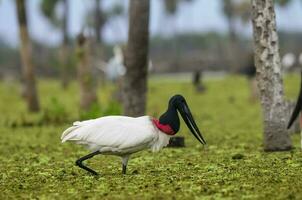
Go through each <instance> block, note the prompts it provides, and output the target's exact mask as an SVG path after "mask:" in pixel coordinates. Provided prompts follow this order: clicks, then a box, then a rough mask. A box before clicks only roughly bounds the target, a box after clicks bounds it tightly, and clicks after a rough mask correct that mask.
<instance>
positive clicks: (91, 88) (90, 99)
mask: <svg viewBox="0 0 302 200" xmlns="http://www.w3.org/2000/svg"><path fill="white" fill-rule="evenodd" d="M77 45H78V46H77V62H78V64H77V65H78V79H79V83H80V95H81V98H80V106H81V108H82V109H84V110H89V109H90V108H91V106H92V105H93V104H95V103H96V102H97V95H96V89H95V81H94V79H93V76H92V71H91V60H90V56H89V54H90V52H89V42H88V41H87V39H86V38H85V36H84V35H83V34H80V35H79V36H78V38H77Z"/></svg>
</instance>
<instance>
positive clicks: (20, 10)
mask: <svg viewBox="0 0 302 200" xmlns="http://www.w3.org/2000/svg"><path fill="white" fill-rule="evenodd" d="M16 5H17V6H16V7H17V15H18V25H19V36H20V54H21V62H22V73H23V80H24V84H25V87H24V89H25V98H26V101H27V107H28V110H29V111H31V112H37V111H39V101H38V96H37V89H36V81H35V72H34V65H33V60H32V47H31V41H30V38H29V34H28V27H27V10H26V5H25V1H24V0H16Z"/></svg>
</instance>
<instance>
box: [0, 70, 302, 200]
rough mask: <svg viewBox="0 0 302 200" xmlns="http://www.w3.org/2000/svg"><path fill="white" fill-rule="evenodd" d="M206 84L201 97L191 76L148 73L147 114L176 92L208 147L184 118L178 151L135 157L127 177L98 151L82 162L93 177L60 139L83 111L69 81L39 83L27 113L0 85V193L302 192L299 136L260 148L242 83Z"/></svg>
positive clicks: (194, 195)
mask: <svg viewBox="0 0 302 200" xmlns="http://www.w3.org/2000/svg"><path fill="white" fill-rule="evenodd" d="M284 84H285V93H286V96H287V98H295V97H296V95H297V93H298V90H299V77H298V76H297V75H288V76H286V78H285V82H284ZM205 86H206V88H207V90H206V92H205V93H202V94H199V93H197V92H195V90H194V88H193V86H192V85H191V84H190V82H189V81H185V80H181V81H180V80H173V79H172V78H171V79H168V80H162V79H160V78H156V79H155V78H154V79H151V80H150V81H149V90H148V111H147V113H148V115H152V116H154V117H158V116H160V114H161V113H162V112H164V111H165V109H166V106H167V102H168V99H169V98H170V96H172V95H173V94H176V93H180V94H182V95H183V96H185V97H186V99H187V102H188V104H189V105H190V108H191V111H192V113H193V115H194V116H195V119H196V123H197V124H198V126H199V128H200V129H201V131H202V132H203V135H204V137H205V139H206V141H207V143H208V145H207V146H205V147H203V146H202V145H200V144H199V143H198V141H196V140H195V139H194V138H193V137H192V135H191V134H190V133H189V130H188V129H187V128H186V126H184V124H182V126H181V130H180V132H179V133H178V134H177V135H178V136H183V137H185V143H186V147H185V148H165V149H163V150H162V151H160V152H159V153H152V152H150V151H143V152H140V153H137V154H134V155H132V158H131V159H130V161H129V164H128V171H127V174H126V175H122V174H121V166H120V165H121V163H120V158H119V157H114V156H102V155H100V156H96V157H94V158H93V159H91V160H89V161H88V162H87V164H88V165H89V166H91V167H92V168H93V169H95V170H96V171H97V172H99V173H100V174H101V176H100V177H94V176H91V175H89V174H88V173H87V172H85V171H84V170H82V169H80V168H78V167H76V166H75V164H74V162H75V160H76V159H77V158H79V157H81V156H83V155H86V154H87V153H89V152H88V151H87V150H85V149H84V148H83V147H81V146H78V145H74V144H71V143H66V144H61V142H60V136H61V133H62V131H63V130H64V129H65V128H67V127H69V126H70V125H71V123H72V122H73V121H75V120H77V119H78V118H81V117H83V115H82V114H81V113H80V112H79V109H78V102H79V95H78V88H77V85H76V83H73V84H72V85H71V86H70V87H69V88H68V89H67V90H66V91H62V90H61V89H60V86H59V83H58V82H57V81H54V80H43V81H40V82H39V94H40V98H41V104H42V111H41V113H39V114H28V113H27V112H26V109H25V105H24V103H23V101H22V100H21V99H20V97H19V96H20V91H19V88H18V85H17V84H16V83H12V82H9V81H2V82H0V99H1V101H0V111H1V112H0V113H1V115H0V170H1V174H0V199H302V178H301V177H302V153H301V151H300V142H299V140H300V136H299V135H298V134H295V135H293V136H292V139H293V144H294V147H295V148H294V149H293V150H292V151H288V152H277V153H266V152H263V150H262V131H261V130H262V124H261V110H260V106H259V103H257V102H252V101H251V100H250V91H249V85H248V82H247V80H246V79H245V78H244V77H239V76H227V77H225V78H221V79H209V80H207V81H205ZM113 90H114V88H113V87H112V86H111V85H110V84H107V85H103V86H102V87H100V88H99V90H98V92H99V102H100V105H101V106H99V107H97V109H98V110H102V112H101V113H102V115H104V114H111V113H112V114H118V113H119V112H120V109H119V108H117V107H118V106H116V107H115V106H113V108H112V105H111V101H110V100H111V94H112V93H113ZM95 113H97V114H98V113H99V112H91V113H90V114H88V115H86V117H87V116H88V117H89V116H95ZM182 123H183V122H182Z"/></svg>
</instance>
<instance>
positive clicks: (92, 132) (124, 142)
mask: <svg viewBox="0 0 302 200" xmlns="http://www.w3.org/2000/svg"><path fill="white" fill-rule="evenodd" d="M169 139H170V136H169V135H167V134H165V133H163V132H161V131H160V130H159V129H158V128H157V127H156V126H155V125H154V124H153V122H152V119H151V118H150V117H149V116H143V117H137V118H134V117H126V116H107V117H101V118H97V119H92V120H87V121H82V122H79V121H77V122H74V123H73V126H72V127H69V128H68V129H66V130H65V131H64V132H63V134H62V137H61V140H62V143H63V142H66V141H73V142H76V143H77V144H82V145H84V146H86V147H87V148H88V149H90V150H91V151H92V152H99V153H100V154H107V155H108V154H109V155H117V156H121V157H122V162H123V167H125V169H123V170H126V166H127V162H128V158H129V156H130V154H132V153H135V152H138V151H141V150H143V149H146V148H150V149H151V150H152V151H159V150H160V149H162V148H163V147H165V146H167V144H168V143H169Z"/></svg>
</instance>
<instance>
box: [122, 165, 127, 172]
mask: <svg viewBox="0 0 302 200" xmlns="http://www.w3.org/2000/svg"><path fill="white" fill-rule="evenodd" d="M126 170H127V165H124V164H123V172H122V173H123V174H126Z"/></svg>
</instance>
